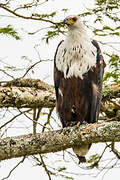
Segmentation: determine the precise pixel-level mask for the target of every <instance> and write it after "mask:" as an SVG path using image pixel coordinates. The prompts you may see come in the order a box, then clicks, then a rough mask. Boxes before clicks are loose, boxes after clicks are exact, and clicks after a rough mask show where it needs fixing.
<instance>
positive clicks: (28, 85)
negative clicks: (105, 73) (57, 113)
mask: <svg viewBox="0 0 120 180" xmlns="http://www.w3.org/2000/svg"><path fill="white" fill-rule="evenodd" d="M112 99H117V101H113V102H111V100H112ZM55 101H56V99H55V94H54V87H53V86H51V85H48V84H47V83H44V82H43V81H41V80H39V79H23V78H20V79H19V78H18V79H14V80H12V81H8V82H1V86H0V108H1V107H16V108H23V107H24V108H39V107H48V108H53V107H54V106H55ZM113 109H117V111H118V110H120V86H119V85H118V86H117V87H116V88H113V87H112V86H109V87H108V86H107V87H105V88H103V98H102V106H101V111H102V112H105V113H106V114H107V115H108V114H110V116H109V118H112V117H115V115H116V114H115V113H116V112H114V111H113Z"/></svg>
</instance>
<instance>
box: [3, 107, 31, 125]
mask: <svg viewBox="0 0 120 180" xmlns="http://www.w3.org/2000/svg"><path fill="white" fill-rule="evenodd" d="M29 111H31V109H28V110H26V111H21V112H20V113H19V114H17V115H16V116H14V117H13V118H12V119H10V120H9V121H7V122H6V123H5V124H3V125H2V126H0V129H2V128H3V127H4V126H6V125H7V124H9V123H10V122H12V121H13V120H15V119H16V118H17V117H19V116H20V115H21V114H24V113H25V112H29Z"/></svg>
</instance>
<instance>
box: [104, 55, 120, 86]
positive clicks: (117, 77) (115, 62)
mask: <svg viewBox="0 0 120 180" xmlns="http://www.w3.org/2000/svg"><path fill="white" fill-rule="evenodd" d="M106 55H107V56H109V57H110V60H109V66H110V71H109V72H106V74H105V76H104V81H109V80H111V81H112V83H116V84H120V57H119V56H118V55H116V54H112V55H110V54H107V53H106Z"/></svg>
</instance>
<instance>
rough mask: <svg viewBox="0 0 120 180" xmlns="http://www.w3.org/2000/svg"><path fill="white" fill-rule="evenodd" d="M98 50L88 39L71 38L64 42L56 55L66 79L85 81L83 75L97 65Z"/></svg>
mask: <svg viewBox="0 0 120 180" xmlns="http://www.w3.org/2000/svg"><path fill="white" fill-rule="evenodd" d="M96 54H97V52H96V48H95V47H94V46H93V45H92V43H91V40H90V39H89V38H86V37H84V36H83V37H80V36H72V35H71V36H69V37H67V39H66V40H65V41H64V42H62V44H61V45H60V46H59V48H58V52H57V55H56V66H57V68H58V70H59V71H61V72H63V73H64V77H65V78H70V77H72V76H75V77H80V78H81V79H83V74H85V73H86V72H88V71H89V69H90V68H91V67H92V66H95V64H96Z"/></svg>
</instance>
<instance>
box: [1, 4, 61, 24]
mask: <svg viewBox="0 0 120 180" xmlns="http://www.w3.org/2000/svg"><path fill="white" fill-rule="evenodd" d="M0 8H2V9H4V10H6V11H7V12H9V13H11V14H13V15H15V16H17V17H20V18H23V19H31V20H37V21H44V22H47V23H51V24H54V25H56V26H57V25H59V24H60V23H58V22H53V21H51V20H49V19H44V18H39V17H33V16H23V15H22V14H18V13H16V12H15V11H14V10H11V9H9V8H7V7H6V6H5V5H3V4H0Z"/></svg>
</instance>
